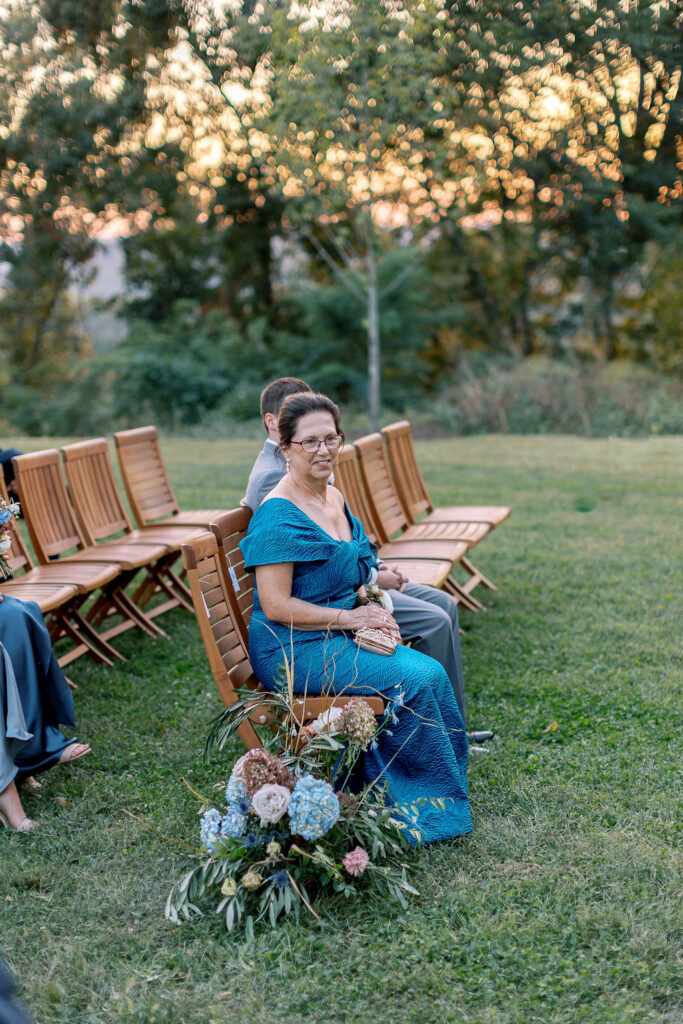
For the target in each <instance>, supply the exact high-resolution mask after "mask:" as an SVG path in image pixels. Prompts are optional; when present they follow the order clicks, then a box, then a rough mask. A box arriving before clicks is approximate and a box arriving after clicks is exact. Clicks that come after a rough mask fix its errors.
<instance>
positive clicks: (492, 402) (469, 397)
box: [422, 356, 683, 437]
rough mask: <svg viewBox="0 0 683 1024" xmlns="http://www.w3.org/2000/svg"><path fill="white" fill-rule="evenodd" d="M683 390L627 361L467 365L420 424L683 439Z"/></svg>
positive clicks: (460, 430) (460, 428)
mask: <svg viewBox="0 0 683 1024" xmlns="http://www.w3.org/2000/svg"><path fill="white" fill-rule="evenodd" d="M682 400H683V391H682V388H681V384H680V382H678V381H676V380H669V379H667V378H664V377H662V376H661V375H659V374H656V373H654V372H653V371H651V370H647V369H645V368H644V367H638V366H633V365H632V364H629V363H627V362H625V361H617V362H615V363H613V364H605V363H602V364H600V363H595V362H594V361H593V360H590V361H588V362H578V361H573V362H567V361H560V360H552V359H548V358H545V357H542V356H536V357H534V358H533V359H527V360H514V359H507V360H501V359H498V360H492V359H484V360H481V359H480V360H477V359H472V358H467V357H465V358H463V359H462V360H461V361H460V363H459V364H458V368H457V371H456V373H455V375H454V377H453V378H452V379H451V381H450V383H449V384H447V385H446V386H445V387H444V388H443V390H442V391H441V393H440V394H439V396H438V399H437V400H436V402H434V403H433V405H432V406H431V408H430V411H429V413H428V414H427V415H425V416H423V417H422V419H423V421H424V422H428V423H431V424H433V425H434V426H437V425H441V427H442V428H444V429H448V430H456V431H457V432H458V433H460V434H472V433H495V432H502V433H511V434H536V433H562V434H583V435H585V436H597V437H605V436H608V435H610V434H616V435H619V436H622V437H634V436H635V437H637V436H642V435H647V434H680V433H682V432H683V416H682V415H681V409H682V408H683V405H682Z"/></svg>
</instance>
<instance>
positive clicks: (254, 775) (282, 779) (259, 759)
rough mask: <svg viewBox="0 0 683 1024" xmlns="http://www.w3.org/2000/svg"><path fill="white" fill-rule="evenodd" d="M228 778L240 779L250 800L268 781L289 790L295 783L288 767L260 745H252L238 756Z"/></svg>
mask: <svg viewBox="0 0 683 1024" xmlns="http://www.w3.org/2000/svg"><path fill="white" fill-rule="evenodd" d="M230 779H231V781H233V780H236V779H242V781H243V783H244V789H245V793H246V796H247V797H248V798H249V799H250V800H251V798H252V797H253V795H254V793H256V792H257V790H259V789H260V788H261V786H266V785H268V784H269V783H273V784H275V785H278V786H286V788H287V789H289V790H290V792H291V790H293V789H294V786H295V784H296V779H295V778H294V776H293V775H292V773H291V771H290V770H289V768H287V767H286V765H284V764H283V763H282V761H281V760H280V759H279V758H278V757H275V755H274V754H269V753H268V751H267V750H262V749H261V747H254V749H253V750H249V751H247V753H246V754H244V755H243V756H242V757H240V759H239V761H237V762H236V763H235V767H234V768H233V770H232V774H231V776H230ZM228 785H229V784H228ZM235 785H236V783H235Z"/></svg>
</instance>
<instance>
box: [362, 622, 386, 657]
mask: <svg viewBox="0 0 683 1024" xmlns="http://www.w3.org/2000/svg"><path fill="white" fill-rule="evenodd" d="M353 639H354V640H355V641H356V643H357V644H358V646H359V647H360V648H361V650H363V651H370V652H371V653H372V654H383V655H384V656H385V657H389V655H391V654H393V653H394V651H395V650H396V643H397V641H396V640H394V638H393V637H391V636H387V634H386V633H384V632H382V630H381V629H372V628H371V627H370V626H362V627H361V629H357V630H356V631H355V632H354V634H353Z"/></svg>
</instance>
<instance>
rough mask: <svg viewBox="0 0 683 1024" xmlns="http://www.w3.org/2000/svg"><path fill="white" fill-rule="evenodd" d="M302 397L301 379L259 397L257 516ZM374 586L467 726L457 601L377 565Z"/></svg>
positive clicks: (252, 498)
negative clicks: (288, 402)
mask: <svg viewBox="0 0 683 1024" xmlns="http://www.w3.org/2000/svg"><path fill="white" fill-rule="evenodd" d="M300 391H311V388H310V387H309V386H308V384H307V383H306V382H305V381H303V380H300V379H299V378H298V377H280V378H279V379H278V380H275V381H273V382H272V383H271V384H269V385H268V386H267V387H266V388H264V389H263V391H262V392H261V418H262V420H263V423H264V426H265V428H266V431H267V432H268V438H267V440H266V443H265V444H264V446H263V450H262V451H261V452H259V455H258V458H257V459H256V462H255V463H254V466H253V468H252V471H251V473H250V475H249V482H248V484H247V493H246V494H245V496H244V501H243V504H245V505H248V506H249V508H250V509H251V510H252V511H253V512H255V511H256V509H257V508H258V507H259V505H260V504H261V502H262V501H263V499H264V498H265V496H266V495H267V494H269V493H270V491H272V489H273V487H275V485H276V484H277V483H279V481H280V480H281V479H282V477H283V476H284V474H285V473H286V472H287V466H286V463H285V460H284V457H283V455H282V452H281V451H280V434H279V431H278V425H277V422H278V416H279V414H280V408H281V406H282V403H283V402H284V400H285V398H287V397H288V396H289V395H293V394H296V393H298V392H300ZM371 582H373V583H374V582H376V583H377V585H378V586H379V587H381V588H382V590H390V591H391V600H392V602H393V605H394V613H393V614H394V618H395V619H396V622H397V623H398V627H399V629H400V630H401V636H402V637H403V639H404V640H410V641H411V643H412V645H413V647H414V648H415V649H416V650H418V651H422V653H423V654H428V655H429V656H430V657H432V658H435V659H436V661H438V662H439V663H440V664H441V665H443V667H444V669H445V670H446V673H447V675H448V678H449V679H450V681H451V685H452V687H453V692H454V693H455V699H456V700H457V702H458V707H459V708H460V713H461V714H462V717H463V721H465V687H464V683H463V675H462V658H461V654H460V630H459V627H458V606H457V604H456V603H455V601H454V600H453V598H452V597H451V596H450V595H449V594H445V593H444V592H443V591H442V590H437V589H436V588H435V587H427V586H423V585H422V584H421V583H411V582H410V581H409V580H408V579H406V577H405V576H404V575H403V574H402V572H401V570H400V568H399V567H398V566H392V565H386V564H385V563H383V562H378V563H377V566H376V568H375V569H373V579H372V580H371ZM469 736H470V739H472V740H474V742H475V743H476V742H483V741H484V740H487V739H491V737H492V736H493V733H491V732H489V731H488V730H486V731H482V732H478V733H470V734H469Z"/></svg>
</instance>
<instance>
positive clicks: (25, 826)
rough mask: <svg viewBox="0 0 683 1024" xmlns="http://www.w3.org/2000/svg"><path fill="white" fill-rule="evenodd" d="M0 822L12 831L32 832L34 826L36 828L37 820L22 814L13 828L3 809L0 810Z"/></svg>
mask: <svg viewBox="0 0 683 1024" xmlns="http://www.w3.org/2000/svg"><path fill="white" fill-rule="evenodd" d="M0 822H2V824H3V825H4V827H5V828H8V829H10V830H11V831H13V832H33V830H34V828H38V822H37V821H32V820H31V818H29V817H28V815H24V817H23V818H22V819H21V821H20V822H19V824H18V825H17V827H16V828H15V827H14V826H13V825H10V823H9V818H8V817H7V815H6V814H5V812H4V811H0Z"/></svg>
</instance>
